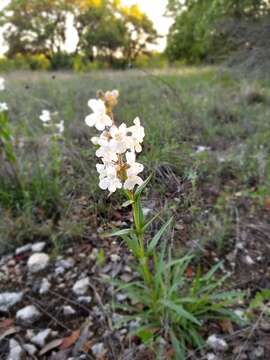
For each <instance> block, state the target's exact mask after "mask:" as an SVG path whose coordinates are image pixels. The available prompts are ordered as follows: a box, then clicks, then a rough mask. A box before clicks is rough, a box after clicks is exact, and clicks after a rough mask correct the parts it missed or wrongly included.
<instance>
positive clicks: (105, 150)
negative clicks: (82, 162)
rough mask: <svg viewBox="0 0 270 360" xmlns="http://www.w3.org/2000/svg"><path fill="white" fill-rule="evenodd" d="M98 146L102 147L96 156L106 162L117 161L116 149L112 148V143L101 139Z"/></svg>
mask: <svg viewBox="0 0 270 360" xmlns="http://www.w3.org/2000/svg"><path fill="white" fill-rule="evenodd" d="M98 144H99V145H100V147H99V148H98V149H97V151H96V156H97V157H100V158H103V160H104V162H112V161H117V160H118V156H117V154H116V152H115V151H114V149H113V148H112V147H111V145H110V142H109V141H108V140H105V139H99V141H98Z"/></svg>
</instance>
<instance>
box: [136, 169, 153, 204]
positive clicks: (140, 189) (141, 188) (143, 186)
mask: <svg viewBox="0 0 270 360" xmlns="http://www.w3.org/2000/svg"><path fill="white" fill-rule="evenodd" d="M151 178H152V175H150V176H148V178H147V179H146V180H145V181H144V182H143V183H142V185H140V186H139V187H138V188H137V190H136V191H135V194H134V198H135V200H137V199H138V198H139V197H140V196H141V194H142V192H143V190H144V189H145V188H146V186H147V184H148V183H149V181H150V180H151Z"/></svg>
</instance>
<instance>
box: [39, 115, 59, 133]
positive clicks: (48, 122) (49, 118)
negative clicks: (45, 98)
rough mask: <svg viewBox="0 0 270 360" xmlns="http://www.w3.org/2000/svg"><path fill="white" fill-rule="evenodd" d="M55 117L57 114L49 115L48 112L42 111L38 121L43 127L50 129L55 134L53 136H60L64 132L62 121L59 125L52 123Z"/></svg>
mask: <svg viewBox="0 0 270 360" xmlns="http://www.w3.org/2000/svg"><path fill="white" fill-rule="evenodd" d="M55 115H57V113H51V112H50V111H49V110H42V112H41V115H40V116H39V119H40V120H41V121H42V123H43V126H44V127H52V128H53V129H54V130H55V131H56V133H55V135H61V134H62V133H63V132H64V130H65V127H64V120H61V121H60V122H59V123H55V122H53V117H54V116H55Z"/></svg>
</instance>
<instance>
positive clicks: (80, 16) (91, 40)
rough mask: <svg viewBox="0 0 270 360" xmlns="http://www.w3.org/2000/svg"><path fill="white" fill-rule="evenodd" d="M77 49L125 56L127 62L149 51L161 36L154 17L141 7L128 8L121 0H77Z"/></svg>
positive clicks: (75, 12) (75, 9)
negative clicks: (155, 26) (146, 13)
mask: <svg viewBox="0 0 270 360" xmlns="http://www.w3.org/2000/svg"><path fill="white" fill-rule="evenodd" d="M73 6H74V8H73V14H74V18H75V21H74V23H75V27H76V29H77V32H78V34H79V39H80V40H79V43H78V49H77V51H81V52H83V53H84V54H86V55H88V56H90V57H92V58H93V57H94V53H96V55H105V56H107V57H108V58H109V60H110V61H112V59H113V57H115V56H118V57H124V58H125V60H126V61H127V62H129V61H133V60H135V59H136V57H137V56H138V55H139V54H141V53H144V52H145V51H146V48H147V46H148V45H149V44H150V43H154V42H155V40H156V38H157V33H156V30H155V29H154V26H153V23H152V22H151V20H150V19H149V18H148V17H147V16H146V15H145V14H144V13H142V12H141V11H140V9H139V8H138V7H137V6H131V7H124V6H122V5H121V2H120V1H119V0H114V1H113V0H111V1H110V0H89V1H86V0H75V1H74V3H73Z"/></svg>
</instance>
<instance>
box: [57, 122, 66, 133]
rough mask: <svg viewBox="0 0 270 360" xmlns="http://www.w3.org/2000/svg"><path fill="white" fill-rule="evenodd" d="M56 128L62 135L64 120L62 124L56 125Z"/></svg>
mask: <svg viewBox="0 0 270 360" xmlns="http://www.w3.org/2000/svg"><path fill="white" fill-rule="evenodd" d="M55 126H56V127H57V129H58V132H59V134H62V133H63V132H64V130H65V127H64V120H61V121H60V123H58V124H55Z"/></svg>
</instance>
